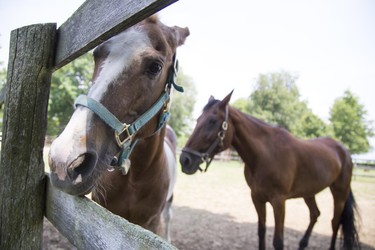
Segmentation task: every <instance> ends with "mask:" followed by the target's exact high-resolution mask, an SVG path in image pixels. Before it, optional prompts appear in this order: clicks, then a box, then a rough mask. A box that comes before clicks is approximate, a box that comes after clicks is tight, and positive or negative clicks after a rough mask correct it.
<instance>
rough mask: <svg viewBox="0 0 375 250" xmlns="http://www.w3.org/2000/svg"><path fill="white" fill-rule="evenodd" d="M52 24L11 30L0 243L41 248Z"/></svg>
mask: <svg viewBox="0 0 375 250" xmlns="http://www.w3.org/2000/svg"><path fill="white" fill-rule="evenodd" d="M55 37H56V25H55V24H37V25H31V26H27V27H23V28H20V29H17V30H14V31H12V33H11V42H10V53H9V55H10V56H9V64H8V77H7V86H6V94H5V96H6V97H5V106H4V111H5V114H4V125H3V138H2V147H1V161H0V249H41V246H42V245H41V243H42V231H43V208H44V195H45V181H44V177H45V175H44V163H43V146H44V137H45V132H46V126H47V106H48V97H49V89H50V82H51V74H52V64H53V58H54V55H53V54H54V48H55Z"/></svg>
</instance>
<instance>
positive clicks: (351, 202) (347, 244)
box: [340, 190, 360, 249]
mask: <svg viewBox="0 0 375 250" xmlns="http://www.w3.org/2000/svg"><path fill="white" fill-rule="evenodd" d="M356 214H357V215H358V209H357V203H356V202H355V199H354V196H353V192H352V190H350V192H349V196H348V198H347V200H346V202H345V207H344V210H343V212H342V214H341V219H340V224H341V225H342V234H343V235H344V249H353V248H358V249H359V248H360V244H359V236H358V232H357V229H356Z"/></svg>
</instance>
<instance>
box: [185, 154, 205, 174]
mask: <svg viewBox="0 0 375 250" xmlns="http://www.w3.org/2000/svg"><path fill="white" fill-rule="evenodd" d="M180 163H181V167H182V172H184V173H185V174H189V175H192V174H195V172H197V170H200V171H202V169H201V168H200V166H199V165H200V164H201V163H202V159H201V158H200V157H198V156H196V155H192V154H189V153H187V152H184V151H183V152H182V153H181V155H180Z"/></svg>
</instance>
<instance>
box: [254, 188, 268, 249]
mask: <svg viewBox="0 0 375 250" xmlns="http://www.w3.org/2000/svg"><path fill="white" fill-rule="evenodd" d="M251 198H252V200H253V203H254V206H255V209H256V211H257V214H258V238H259V250H265V249H266V203H265V202H263V201H260V200H259V199H258V198H257V197H255V195H254V194H253V193H252V194H251Z"/></svg>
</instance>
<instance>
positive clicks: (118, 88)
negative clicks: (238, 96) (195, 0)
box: [49, 16, 189, 195]
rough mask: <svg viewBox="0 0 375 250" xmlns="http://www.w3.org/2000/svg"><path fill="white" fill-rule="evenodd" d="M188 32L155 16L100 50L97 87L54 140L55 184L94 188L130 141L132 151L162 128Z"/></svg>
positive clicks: (78, 191)
mask: <svg viewBox="0 0 375 250" xmlns="http://www.w3.org/2000/svg"><path fill="white" fill-rule="evenodd" d="M188 35H189V30H188V29H187V28H180V27H176V26H174V27H168V26H166V25H164V24H162V23H161V22H160V21H159V20H158V18H157V17H155V16H153V17H150V18H147V19H145V20H143V21H142V22H140V23H138V24H137V25H135V26H133V27H131V28H129V29H127V30H125V31H124V32H122V33H120V34H119V35H117V36H114V37H112V38H111V39H109V40H108V41H106V42H104V43H103V44H101V45H100V46H98V47H97V48H96V49H95V51H94V60H95V69H94V73H93V78H92V86H91V87H90V89H89V92H88V94H87V96H82V97H80V98H78V99H77V101H76V109H75V111H74V113H73V115H72V117H71V119H70V121H69V123H68V124H67V126H66V128H65V129H64V131H63V132H62V133H61V135H60V136H59V137H58V138H57V139H56V140H55V141H54V142H53V143H52V145H51V149H50V153H49V165H50V168H51V182H52V184H53V185H54V186H56V187H58V188H60V189H61V190H63V191H65V192H67V193H70V194H73V195H82V194H86V193H89V192H90V191H91V190H92V188H94V187H95V185H96V183H97V181H98V179H99V177H100V176H101V174H102V173H103V172H104V171H106V170H108V168H109V166H110V165H111V161H113V159H114V156H115V155H118V154H120V152H123V150H124V147H125V145H127V146H126V148H125V150H128V151H129V148H130V149H131V147H133V146H134V145H133V144H134V142H136V141H137V139H139V138H145V137H148V136H151V135H152V134H154V133H155V132H156V131H157V129H158V127H159V125H160V117H161V116H162V114H163V113H164V112H165V110H166V109H167V106H168V102H169V95H168V94H169V93H168V91H169V90H170V85H169V86H168V81H169V80H170V79H169V78H171V77H172V78H174V74H175V66H176V65H175V53H176V48H177V47H178V46H180V45H182V44H183V43H184V41H185V38H186V37H187V36H188ZM160 99H162V100H161V101H160ZM150 109H151V111H152V112H151V111H150ZM132 143H133V144H132ZM129 144H131V145H130V146H129ZM130 151H131V150H130ZM128 154H130V152H128ZM126 157H128V156H126ZM120 163H121V162H120ZM112 165H113V164H112Z"/></svg>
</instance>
